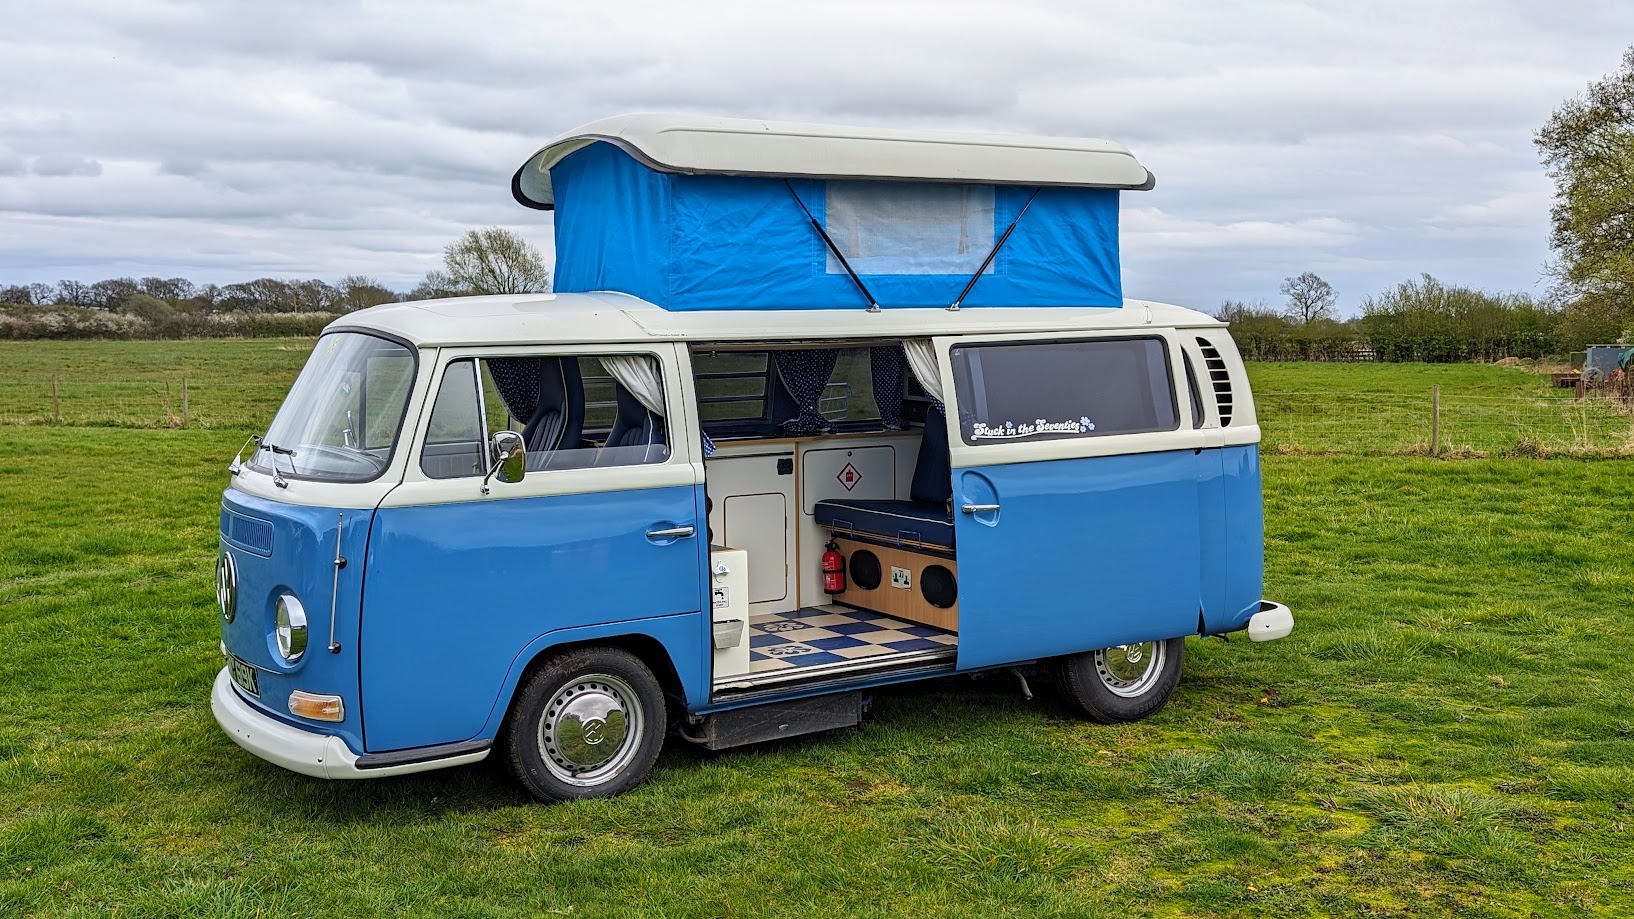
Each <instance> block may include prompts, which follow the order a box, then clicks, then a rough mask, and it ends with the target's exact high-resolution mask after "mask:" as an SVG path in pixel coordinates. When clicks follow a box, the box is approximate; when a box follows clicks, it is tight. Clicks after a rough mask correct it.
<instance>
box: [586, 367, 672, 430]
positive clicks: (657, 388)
mask: <svg viewBox="0 0 1634 919" xmlns="http://www.w3.org/2000/svg"><path fill="white" fill-rule="evenodd" d="M601 365H602V366H603V367H605V368H607V374H608V375H609V376H611V377H612V378H613V379H614V380H617V381H618V384H619V385H620V386H623V387H624V388H625V389H627V390H629V391H630V395H632V396H635V399H636V401H637V402H640V403H641V405H642V406H643V407H645V408H646V409H647V411H649V412H652V413H653V414H654V415H657V416H658V417H660V418H662V417H664V384H663V383H662V382H661V381H660V380H659V379H658V362H657V361H655V360H653V359H652V358H650V357H645V356H643V355H639V354H611V355H604V356H603V357H602V358H601Z"/></svg>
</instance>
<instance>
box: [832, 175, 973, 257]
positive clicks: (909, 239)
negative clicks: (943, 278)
mask: <svg viewBox="0 0 1634 919" xmlns="http://www.w3.org/2000/svg"><path fill="white" fill-rule="evenodd" d="M826 207H827V220H826V228H827V230H828V235H829V236H830V237H831V238H832V239H833V240H834V245H835V246H836V247H837V248H838V249H839V250H840V251H841V252H842V253H844V254H845V258H846V261H848V262H850V263H851V267H852V268H853V269H855V270H856V272H857V273H858V274H898V275H901V274H908V275H913V274H953V275H969V274H971V273H972V272H974V271H975V270H976V269H977V268H980V267H981V264H982V259H984V258H986V257H987V253H988V252H989V251H991V250H992V248H993V219H994V218H993V186H991V185H938V184H927V183H921V184H909V183H897V182H829V183H828V192H827V198H826ZM992 272H993V266H992V265H989V266H987V271H986V273H988V274H991V273H992ZM828 273H829V274H844V273H845V268H844V267H843V266H842V265H840V260H839V259H837V258H835V257H834V256H833V254H832V253H830V254H829V256H828Z"/></svg>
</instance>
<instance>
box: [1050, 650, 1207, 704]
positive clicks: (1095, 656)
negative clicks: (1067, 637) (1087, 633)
mask: <svg viewBox="0 0 1634 919" xmlns="http://www.w3.org/2000/svg"><path fill="white" fill-rule="evenodd" d="M1185 658H1186V640H1185V639H1184V638H1170V639H1167V640H1164V641H1143V642H1140V643H1138V644H1132V645H1118V646H1116V647H1113V648H1102V649H1101V650H1099V651H1088V652H1085V653H1083V654H1074V655H1071V656H1069V657H1064V658H1061V659H1060V660H1059V661H1058V662H1057V664H1056V667H1055V680H1056V683H1057V684H1058V685H1059V686H1060V687H1061V692H1062V693H1063V694H1064V695H1065V696H1066V697H1067V698H1068V699H1069V700H1071V702H1072V703H1073V704H1074V705H1075V706H1076V707H1077V708H1078V709H1079V710H1080V711H1082V712H1083V713H1084V714H1085V715H1088V716H1089V717H1090V718H1093V719H1094V720H1096V721H1099V722H1101V723H1102V724H1121V723H1123V722H1127V721H1139V720H1140V719H1142V718H1145V717H1147V716H1149V715H1152V714H1155V713H1156V712H1157V711H1158V709H1161V708H1162V707H1163V706H1164V705H1165V704H1167V703H1168V701H1169V696H1171V695H1173V694H1174V688H1175V686H1176V685H1177V684H1179V682H1180V667H1181V665H1182V664H1183V663H1184V662H1185Z"/></svg>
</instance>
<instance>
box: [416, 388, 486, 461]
mask: <svg viewBox="0 0 1634 919" xmlns="http://www.w3.org/2000/svg"><path fill="white" fill-rule="evenodd" d="M475 367H476V362H475V361H470V360H463V361H454V362H453V363H451V364H449V365H448V368H447V369H446V370H444V371H443V379H442V384H441V385H440V386H438V387H437V401H436V402H434V403H433V404H432V406H431V420H430V423H429V425H428V427H427V429H426V444H425V447H424V449H422V450H421V451H420V469H421V470H422V471H423V472H425V474H426V476H427V477H429V478H433V479H452V478H457V477H459V476H467V475H482V474H483V473H485V472H487V471H488V431H487V430H486V426H485V425H484V424H483V421H482V392H481V390H479V389H478V388H477V381H476V376H475V373H474V370H475Z"/></svg>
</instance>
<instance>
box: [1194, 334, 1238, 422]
mask: <svg viewBox="0 0 1634 919" xmlns="http://www.w3.org/2000/svg"><path fill="white" fill-rule="evenodd" d="M1197 346H1198V347H1200V348H1202V349H1203V363H1204V365H1205V366H1207V367H1208V379H1209V383H1211V384H1213V386H1214V404H1215V405H1217V406H1219V407H1220V426H1221V427H1225V426H1227V425H1229V424H1231V374H1229V373H1227V372H1226V362H1225V358H1223V357H1221V356H1220V349H1219V348H1216V347H1214V345H1212V344H1210V343H1209V340H1208V339H1206V338H1199V339H1197Z"/></svg>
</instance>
